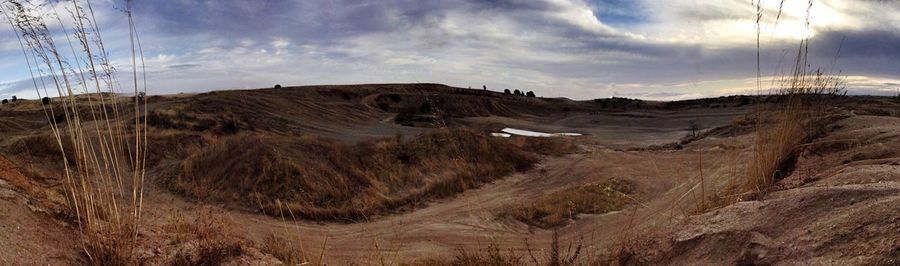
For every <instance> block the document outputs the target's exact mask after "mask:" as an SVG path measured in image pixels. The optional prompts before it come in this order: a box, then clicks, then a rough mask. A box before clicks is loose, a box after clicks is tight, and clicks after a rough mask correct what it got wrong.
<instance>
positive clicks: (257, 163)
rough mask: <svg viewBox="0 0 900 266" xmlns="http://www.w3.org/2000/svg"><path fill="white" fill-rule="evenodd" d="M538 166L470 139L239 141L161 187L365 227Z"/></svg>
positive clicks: (202, 155) (194, 161)
mask: <svg viewBox="0 0 900 266" xmlns="http://www.w3.org/2000/svg"><path fill="white" fill-rule="evenodd" d="M537 160H538V158H537V157H536V156H534V155H532V154H531V153H529V152H527V151H524V150H522V149H520V148H518V147H516V146H515V145H512V144H510V143H509V142H508V140H505V139H500V138H491V137H486V136H483V135H480V134H477V133H475V132H471V131H468V130H437V131H434V132H432V133H427V134H423V135H420V136H417V137H415V138H413V139H411V140H403V139H401V138H399V137H398V138H392V139H382V140H377V141H369V142H363V143H359V144H356V145H347V144H343V143H341V142H338V141H335V140H329V139H324V138H318V137H309V136H306V137H300V138H297V139H284V138H274V137H272V138H270V137H264V136H259V135H247V134H241V135H237V136H232V137H226V138H224V139H221V140H219V141H217V142H214V143H211V144H210V145H208V146H206V147H204V148H202V149H201V150H198V151H196V152H194V153H192V154H191V155H190V156H188V157H187V158H186V159H185V160H184V161H183V162H182V165H181V170H180V173H178V174H174V175H172V176H169V177H167V178H165V180H164V181H163V183H164V184H165V185H166V186H167V187H168V188H170V189H171V190H173V191H176V192H178V193H181V194H185V195H189V196H193V197H197V198H200V199H204V200H215V201H224V202H229V203H234V204H235V205H238V206H244V207H249V208H259V209H261V210H262V211H264V212H266V213H268V214H272V215H280V214H281V213H282V212H284V213H287V212H291V213H293V214H294V215H295V216H296V217H299V218H306V219H313V220H343V221H359V220H364V219H366V218H367V217H369V216H373V215H378V214H383V213H385V212H389V211H396V210H400V209H402V208H406V207H415V206H418V205H420V204H422V203H423V202H424V201H426V200H429V199H434V198H440V197H446V196H450V195H453V194H455V193H458V192H461V191H464V190H466V189H470V188H474V187H477V186H479V185H480V184H483V183H485V182H490V181H492V180H494V179H496V178H499V177H502V176H504V175H507V174H509V173H512V172H514V171H523V170H526V169H528V168H529V167H531V166H532V165H533V164H534V163H536V162H537ZM282 208H284V209H282Z"/></svg>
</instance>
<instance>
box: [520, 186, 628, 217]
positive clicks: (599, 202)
mask: <svg viewBox="0 0 900 266" xmlns="http://www.w3.org/2000/svg"><path fill="white" fill-rule="evenodd" d="M634 192H635V187H634V184H632V183H630V182H628V181H624V180H618V179H614V180H610V181H607V182H604V183H600V184H592V185H586V186H577V187H571V188H568V189H565V190H562V191H557V192H554V193H550V194H547V195H543V196H541V197H539V198H538V199H536V200H534V201H533V202H530V203H526V204H523V205H520V206H516V207H513V208H512V209H511V210H509V211H507V212H506V213H505V215H510V216H512V217H513V218H515V219H517V220H519V221H522V222H524V223H527V224H529V225H533V226H537V227H541V228H552V227H559V226H564V225H566V224H568V223H569V221H571V220H574V219H575V218H576V217H577V216H578V214H582V213H587V214H598V213H606V212H610V211H616V210H620V209H621V208H622V207H624V206H625V205H626V204H627V203H628V202H629V201H630V198H629V196H628V195H629V194H632V193H634Z"/></svg>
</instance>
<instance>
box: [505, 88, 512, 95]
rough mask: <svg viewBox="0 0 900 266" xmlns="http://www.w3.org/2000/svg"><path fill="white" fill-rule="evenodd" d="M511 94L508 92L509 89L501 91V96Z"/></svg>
mask: <svg viewBox="0 0 900 266" xmlns="http://www.w3.org/2000/svg"><path fill="white" fill-rule="evenodd" d="M511 93H512V92H510V91H509V89H504V90H503V94H511Z"/></svg>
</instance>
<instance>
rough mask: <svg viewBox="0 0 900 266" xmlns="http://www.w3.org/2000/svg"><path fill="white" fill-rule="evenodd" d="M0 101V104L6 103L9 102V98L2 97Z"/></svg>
mask: <svg viewBox="0 0 900 266" xmlns="http://www.w3.org/2000/svg"><path fill="white" fill-rule="evenodd" d="M0 103H2V104H7V103H9V100H7V99H3V101H0Z"/></svg>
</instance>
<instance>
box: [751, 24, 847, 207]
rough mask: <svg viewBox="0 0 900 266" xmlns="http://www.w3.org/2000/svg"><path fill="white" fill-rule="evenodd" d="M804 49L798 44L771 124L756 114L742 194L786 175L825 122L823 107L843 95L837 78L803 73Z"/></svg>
mask: <svg viewBox="0 0 900 266" xmlns="http://www.w3.org/2000/svg"><path fill="white" fill-rule="evenodd" d="M807 49H808V43H807V42H805V41H804V42H801V46H800V49H799V53H798V55H797V61H796V64H795V67H794V69H793V71H792V72H791V74H790V75H789V76H786V77H784V78H782V80H781V81H780V84H781V87H780V88H779V89H778V92H779V93H780V95H779V96H780V97H782V98H785V99H786V100H785V101H784V106H783V107H781V108H780V109H778V110H777V111H775V112H774V118H775V119H774V120H775V121H774V124H772V125H768V124H765V123H764V122H763V118H762V116H761V115H759V114H758V121H759V122H757V130H756V139H755V146H754V151H753V159H752V160H751V161H750V165H749V168H748V178H747V182H746V184H745V185H744V190H745V191H763V190H766V189H768V188H769V187H770V186H772V185H773V184H774V183H775V181H777V180H779V179H781V178H783V177H785V176H787V175H788V174H789V173H790V171H791V170H792V167H793V163H794V161H795V159H796V156H797V154H799V150H798V149H799V147H800V145H801V144H803V143H806V142H808V141H810V140H811V139H812V138H815V137H817V136H818V135H820V134H821V133H822V132H823V131H824V127H825V125H826V124H827V121H828V120H829V119H828V118H829V117H828V113H827V112H826V111H827V110H826V109H825V107H826V103H827V102H829V101H831V100H833V99H835V98H836V97H837V96H840V95H841V94H842V92H843V91H844V90H843V87H842V84H843V79H842V78H841V77H839V76H832V75H826V74H825V73H823V72H822V71H821V70H819V69H816V70H807V66H808V65H807V63H806V50H807Z"/></svg>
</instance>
